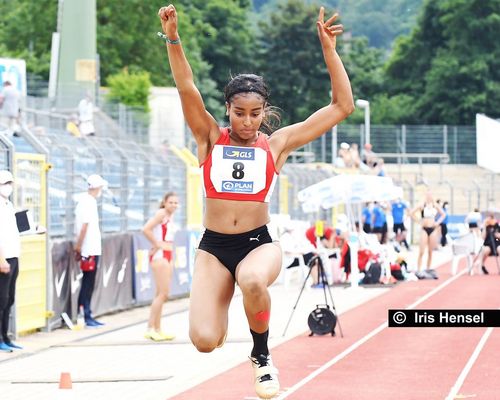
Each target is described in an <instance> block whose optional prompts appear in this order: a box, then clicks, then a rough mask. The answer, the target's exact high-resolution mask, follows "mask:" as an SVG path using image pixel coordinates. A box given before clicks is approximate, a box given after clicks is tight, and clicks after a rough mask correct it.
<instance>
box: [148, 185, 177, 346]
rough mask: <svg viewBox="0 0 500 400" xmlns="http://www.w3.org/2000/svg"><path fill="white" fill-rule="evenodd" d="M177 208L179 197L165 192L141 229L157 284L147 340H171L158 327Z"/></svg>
mask: <svg viewBox="0 0 500 400" xmlns="http://www.w3.org/2000/svg"><path fill="white" fill-rule="evenodd" d="M178 207H179V198H178V197H177V195H176V194H175V193H173V192H169V193H167V194H165V196H164V197H163V200H162V202H161V204H160V209H159V210H158V211H157V212H156V213H155V215H154V216H153V217H152V218H150V219H149V220H148V222H146V224H145V225H144V227H143V229H142V231H143V232H144V236H146V238H147V239H148V240H149V241H150V242H151V245H152V246H153V247H152V248H151V251H150V256H149V260H150V263H151V269H152V270H153V276H154V280H155V286H156V295H155V298H154V299H153V302H152V303H151V311H150V313H149V321H148V329H147V331H146V333H145V334H144V337H145V338H146V339H151V340H153V341H155V342H158V341H163V340H173V339H174V338H175V336H174V335H172V334H167V333H164V332H163V331H162V330H161V314H162V309H163V304H164V303H165V302H166V301H167V300H168V292H169V290H170V281H171V280H172V273H173V267H174V265H173V259H172V250H173V242H174V233H175V225H174V223H173V220H172V218H173V215H174V213H175V211H176V210H177V208H178Z"/></svg>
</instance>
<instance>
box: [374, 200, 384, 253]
mask: <svg viewBox="0 0 500 400" xmlns="http://www.w3.org/2000/svg"><path fill="white" fill-rule="evenodd" d="M372 227H373V229H372V232H373V233H375V234H376V235H377V239H378V241H379V242H380V244H385V242H386V240H387V217H386V215H385V209H384V207H383V206H382V205H381V204H380V203H379V202H377V201H376V202H374V204H373V211H372Z"/></svg>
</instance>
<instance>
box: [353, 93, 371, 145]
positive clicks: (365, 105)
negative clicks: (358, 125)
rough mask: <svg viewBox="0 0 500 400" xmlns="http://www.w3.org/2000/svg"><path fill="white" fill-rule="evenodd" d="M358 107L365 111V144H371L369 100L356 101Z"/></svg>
mask: <svg viewBox="0 0 500 400" xmlns="http://www.w3.org/2000/svg"><path fill="white" fill-rule="evenodd" d="M356 106H358V107H359V108H362V109H364V110H365V143H364V144H366V143H370V102H369V101H368V100H362V99H358V100H356Z"/></svg>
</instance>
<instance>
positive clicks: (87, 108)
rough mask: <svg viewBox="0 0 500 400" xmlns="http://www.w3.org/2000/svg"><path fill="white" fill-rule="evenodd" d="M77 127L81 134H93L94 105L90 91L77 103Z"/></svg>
mask: <svg viewBox="0 0 500 400" xmlns="http://www.w3.org/2000/svg"><path fill="white" fill-rule="evenodd" d="M78 117H79V119H80V124H79V129H80V132H81V134H82V136H94V135H95V128H94V105H93V104H92V99H91V97H90V93H87V94H86V95H85V97H84V98H83V99H81V100H80V103H78Z"/></svg>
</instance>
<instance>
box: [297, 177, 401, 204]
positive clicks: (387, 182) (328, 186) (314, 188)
mask: <svg viewBox="0 0 500 400" xmlns="http://www.w3.org/2000/svg"><path fill="white" fill-rule="evenodd" d="M297 197H298V200H299V202H301V203H302V209H303V210H304V212H316V211H318V210H319V208H320V207H321V208H323V209H329V208H331V207H333V206H336V205H338V204H341V203H348V204H355V203H365V202H369V201H390V200H394V199H397V198H402V197H403V189H402V188H401V187H400V186H396V185H394V183H393V182H392V179H391V178H388V177H381V176H372V175H347V174H343V175H337V176H334V177H332V178H328V179H325V180H323V181H321V182H318V183H316V184H314V185H311V186H308V187H307V188H305V189H303V190H301V191H300V192H299V193H298V195H297Z"/></svg>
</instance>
